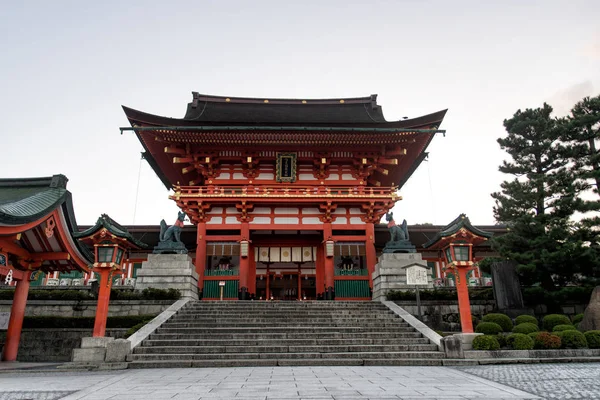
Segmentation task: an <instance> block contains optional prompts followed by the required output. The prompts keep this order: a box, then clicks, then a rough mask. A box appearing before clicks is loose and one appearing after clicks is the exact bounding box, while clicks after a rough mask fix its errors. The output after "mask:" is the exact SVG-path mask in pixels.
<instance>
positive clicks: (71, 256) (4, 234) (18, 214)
mask: <svg viewBox="0 0 600 400" xmlns="http://www.w3.org/2000/svg"><path fill="white" fill-rule="evenodd" d="M67 182H68V179H67V178H66V177H65V176H64V175H54V176H51V177H45V178H21V179H0V276H2V279H3V281H4V282H5V283H8V284H10V283H12V281H16V288H15V294H14V297H13V304H12V308H11V315H10V320H9V325H8V331H7V336H6V344H5V346H4V351H3V354H2V360H3V361H15V360H16V357H17V350H18V348H19V341H20V336H21V328H22V325H23V317H24V315H25V307H26V303H27V294H28V292H29V286H30V282H31V281H32V280H35V279H37V277H38V274H40V273H47V272H56V271H58V272H70V271H82V272H89V268H88V266H89V265H90V264H91V262H92V260H93V256H92V254H91V253H90V251H89V250H88V249H87V248H86V247H85V246H84V245H83V244H82V243H80V242H79V241H78V240H77V239H76V238H75V237H74V233H75V232H76V231H77V223H76V221H75V215H74V213H73V203H72V198H71V193H70V192H69V191H68V190H67Z"/></svg>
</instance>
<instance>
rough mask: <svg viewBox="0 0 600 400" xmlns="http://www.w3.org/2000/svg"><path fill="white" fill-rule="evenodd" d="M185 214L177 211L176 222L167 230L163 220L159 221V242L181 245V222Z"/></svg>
mask: <svg viewBox="0 0 600 400" xmlns="http://www.w3.org/2000/svg"><path fill="white" fill-rule="evenodd" d="M185 217H186V215H185V213H184V212H183V211H179V212H178V213H177V220H176V221H175V223H174V224H173V225H172V226H169V227H168V228H167V223H166V222H165V220H164V219H163V220H162V221H160V235H159V240H160V241H161V242H178V243H181V228H183V221H184V220H185Z"/></svg>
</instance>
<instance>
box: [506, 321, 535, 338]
mask: <svg viewBox="0 0 600 400" xmlns="http://www.w3.org/2000/svg"><path fill="white" fill-rule="evenodd" d="M539 330H540V329H539V328H538V327H537V325H535V324H532V323H531V322H523V323H521V324H519V325H517V326H515V327H514V328H513V330H512V331H513V333H523V334H525V335H527V334H530V333H532V332H537V331H539Z"/></svg>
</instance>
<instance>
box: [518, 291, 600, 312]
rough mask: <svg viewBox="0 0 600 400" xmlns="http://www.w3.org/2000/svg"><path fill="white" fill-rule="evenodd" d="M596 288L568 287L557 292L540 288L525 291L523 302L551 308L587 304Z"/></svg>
mask: <svg viewBox="0 0 600 400" xmlns="http://www.w3.org/2000/svg"><path fill="white" fill-rule="evenodd" d="M593 290H594V286H568V287H563V288H561V289H559V290H555V291H547V290H545V289H543V288H541V287H539V286H536V287H529V288H524V289H523V300H524V301H525V304H526V305H528V306H535V305H538V304H546V305H548V306H549V307H552V306H553V305H554V306H560V305H561V304H565V303H580V304H587V303H588V302H589V301H590V296H591V295H592V292H593Z"/></svg>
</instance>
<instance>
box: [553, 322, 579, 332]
mask: <svg viewBox="0 0 600 400" xmlns="http://www.w3.org/2000/svg"><path fill="white" fill-rule="evenodd" d="M576 330H577V328H575V327H574V326H573V325H571V324H568V325H555V326H554V328H552V332H562V331H576Z"/></svg>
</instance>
